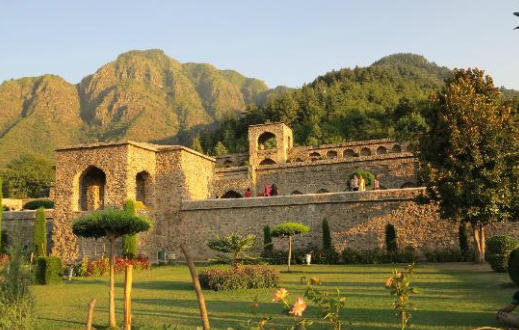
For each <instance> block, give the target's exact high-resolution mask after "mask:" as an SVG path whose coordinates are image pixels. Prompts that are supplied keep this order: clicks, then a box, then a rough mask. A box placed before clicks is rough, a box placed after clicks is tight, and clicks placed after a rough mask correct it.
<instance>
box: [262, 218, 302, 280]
mask: <svg viewBox="0 0 519 330" xmlns="http://www.w3.org/2000/svg"><path fill="white" fill-rule="evenodd" d="M309 231H310V227H308V226H307V225H305V224H302V223H297V222H285V223H282V224H279V225H277V226H276V227H274V228H273V229H272V233H271V235H272V236H273V237H278V238H288V258H287V259H288V271H289V272H290V264H291V261H292V260H291V259H292V236H294V235H299V234H304V233H308V232H309Z"/></svg>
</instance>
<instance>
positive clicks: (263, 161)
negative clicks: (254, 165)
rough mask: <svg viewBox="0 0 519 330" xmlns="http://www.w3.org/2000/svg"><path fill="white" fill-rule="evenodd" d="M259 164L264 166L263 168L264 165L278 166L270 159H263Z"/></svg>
mask: <svg viewBox="0 0 519 330" xmlns="http://www.w3.org/2000/svg"><path fill="white" fill-rule="evenodd" d="M259 164H260V165H262V166H263V165H274V164H276V162H275V161H273V160H272V159H270V158H265V159H263V160H262V161H261V162H260V163H259Z"/></svg>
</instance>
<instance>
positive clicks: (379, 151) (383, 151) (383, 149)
mask: <svg viewBox="0 0 519 330" xmlns="http://www.w3.org/2000/svg"><path fill="white" fill-rule="evenodd" d="M384 154H387V148H386V147H384V146H380V147H378V148H377V155H384Z"/></svg>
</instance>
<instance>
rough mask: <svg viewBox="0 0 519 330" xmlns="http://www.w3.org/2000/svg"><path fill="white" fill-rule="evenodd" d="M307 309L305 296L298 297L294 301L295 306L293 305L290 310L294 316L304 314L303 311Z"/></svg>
mask: <svg viewBox="0 0 519 330" xmlns="http://www.w3.org/2000/svg"><path fill="white" fill-rule="evenodd" d="M305 309H306V302H305V299H304V298H303V297H299V298H297V300H296V301H295V302H294V306H292V309H291V310H290V312H289V313H290V315H292V316H303V312H304V311H305Z"/></svg>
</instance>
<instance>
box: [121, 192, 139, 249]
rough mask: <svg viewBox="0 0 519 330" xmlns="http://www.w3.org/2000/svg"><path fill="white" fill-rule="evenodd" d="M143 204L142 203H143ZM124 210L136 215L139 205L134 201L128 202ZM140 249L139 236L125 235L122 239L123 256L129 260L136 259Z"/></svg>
mask: <svg viewBox="0 0 519 330" xmlns="http://www.w3.org/2000/svg"><path fill="white" fill-rule="evenodd" d="M141 204H142V203H141ZM123 210H124V211H126V212H128V213H130V214H133V215H135V214H136V210H137V203H136V202H134V201H133V200H127V201H126V202H125V203H124V207H123ZM138 249H139V237H138V236H137V234H134V235H124V236H123V237H122V250H123V256H124V257H125V258H128V259H135V258H136V257H137V254H138Z"/></svg>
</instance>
